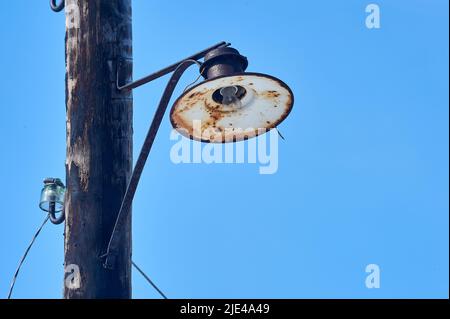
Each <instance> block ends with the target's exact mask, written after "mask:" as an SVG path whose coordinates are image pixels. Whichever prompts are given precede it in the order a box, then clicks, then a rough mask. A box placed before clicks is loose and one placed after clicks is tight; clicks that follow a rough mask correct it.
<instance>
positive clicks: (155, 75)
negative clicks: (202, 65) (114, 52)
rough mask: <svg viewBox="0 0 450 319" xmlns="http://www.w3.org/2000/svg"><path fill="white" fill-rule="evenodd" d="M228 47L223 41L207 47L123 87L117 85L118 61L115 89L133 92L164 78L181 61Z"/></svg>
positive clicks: (200, 56)
mask: <svg viewBox="0 0 450 319" xmlns="http://www.w3.org/2000/svg"><path fill="white" fill-rule="evenodd" d="M230 45H231V43H228V42H225V41H222V42H219V43H217V44H215V45H213V46H211V47H209V48H207V49H205V50H203V51H200V52H198V53H195V54H193V55H191V56H189V57H187V58H185V59H183V60H181V61H178V62H177V63H174V64H172V65H169V66H168V67H165V68H164V69H162V70H159V71H157V72H155V73H153V74H150V75H147V76H146V77H143V78H141V79H139V80H136V81H134V82H131V83H128V84H125V85H121V84H120V83H119V70H120V67H121V61H119V63H118V65H117V74H116V86H117V89H118V90H119V91H121V90H133V89H135V88H137V87H139V86H141V85H144V84H146V83H148V82H151V81H153V80H156V79H157V78H160V77H162V76H164V75H166V74H169V73H170V72H173V71H174V70H175V69H176V68H177V67H178V66H179V65H180V63H182V62H183V61H186V60H199V59H202V58H204V57H205V55H206V54H207V53H208V52H209V51H211V50H214V49H217V48H221V47H228V46H230Z"/></svg>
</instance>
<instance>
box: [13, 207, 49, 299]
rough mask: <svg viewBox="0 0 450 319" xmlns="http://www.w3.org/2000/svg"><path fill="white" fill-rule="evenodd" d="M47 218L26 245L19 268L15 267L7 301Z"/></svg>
mask: <svg viewBox="0 0 450 319" xmlns="http://www.w3.org/2000/svg"><path fill="white" fill-rule="evenodd" d="M49 218H50V215H47V217H46V218H45V219H44V222H43V223H42V225H41V226H40V227H39V228H38V230H37V231H36V233H35V234H34V236H33V239H32V240H31V242H30V244H29V245H28V247H27V249H26V250H25V253H24V254H23V256H22V259H21V260H20V262H19V266H17V269H16V272H15V273H14V276H13V279H12V281H11V287H10V288H9V293H8V299H11V295H12V292H13V289H14V285H15V284H16V279H17V276H18V275H19V271H20V268H21V267H22V264H23V263H24V261H25V258H27V255H28V252H29V251H30V249H31V246H33V244H34V241H35V240H36V238H37V236H39V233H40V232H41V230H42V228H43V227H44V226H45V224H46V223H47V221H48V220H49Z"/></svg>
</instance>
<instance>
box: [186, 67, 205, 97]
mask: <svg viewBox="0 0 450 319" xmlns="http://www.w3.org/2000/svg"><path fill="white" fill-rule="evenodd" d="M196 63H197V65H198V68H199V70H200V74H199V75H198V76H197V78H196V79H195V80H194V81H193V82H191V83H189V84H188V85H186V87H185V88H184V90H183V93H184V92H186V91H187V90H188V89H190V88H191V87H192V86H194V84H195V83H197V81H198V80H200V78H201V77H202V76H203V72H204V71H205V70H204V69H203V70H202V69H201V67H202V64H201V63H200V62H198V61H196Z"/></svg>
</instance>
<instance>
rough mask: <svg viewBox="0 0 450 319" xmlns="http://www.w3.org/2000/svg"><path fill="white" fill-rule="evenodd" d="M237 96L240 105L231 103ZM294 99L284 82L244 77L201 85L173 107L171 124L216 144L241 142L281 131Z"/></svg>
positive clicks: (254, 75) (255, 75)
mask: <svg viewBox="0 0 450 319" xmlns="http://www.w3.org/2000/svg"><path fill="white" fill-rule="evenodd" d="M227 94H231V95H233V94H234V97H233V98H234V99H235V102H236V103H233V101H231V102H227V101H225V100H227V96H226V95H227ZM293 103H294V96H293V94H292V91H291V90H290V89H289V87H288V86H287V85H286V84H285V83H283V82H282V81H281V80H279V79H277V78H275V77H272V76H269V75H266V74H261V73H240V74H233V75H230V76H221V77H216V78H213V79H210V80H206V81H204V82H201V83H200V84H198V85H196V86H194V87H192V88H191V89H189V90H188V91H187V92H185V93H183V94H182V95H181V96H180V97H179V98H178V99H177V100H176V101H175V103H174V105H173V106H172V110H171V112H170V121H171V123H172V126H173V127H174V128H175V129H176V130H177V131H178V132H179V133H180V134H182V135H184V136H186V137H188V138H191V139H193V140H197V141H202V142H212V143H225V142H238V141H242V140H245V139H248V138H252V137H255V136H257V135H260V134H263V133H265V132H267V131H268V130H270V129H273V128H275V127H277V126H278V125H279V124H280V123H281V122H282V121H283V120H284V119H285V118H286V117H287V116H288V114H289V112H290V111H291V109H292V106H293Z"/></svg>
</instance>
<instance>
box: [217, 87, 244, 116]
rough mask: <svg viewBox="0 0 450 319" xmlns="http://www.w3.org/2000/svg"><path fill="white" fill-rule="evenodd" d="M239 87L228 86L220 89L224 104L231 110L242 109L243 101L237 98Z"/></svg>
mask: <svg viewBox="0 0 450 319" xmlns="http://www.w3.org/2000/svg"><path fill="white" fill-rule="evenodd" d="M237 93H238V88H237V86H226V87H223V88H221V89H220V94H221V95H222V104H223V105H224V106H225V107H226V108H227V109H228V108H229V109H230V110H235V109H240V108H241V107H242V102H241V100H240V99H239V98H238V97H237Z"/></svg>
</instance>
